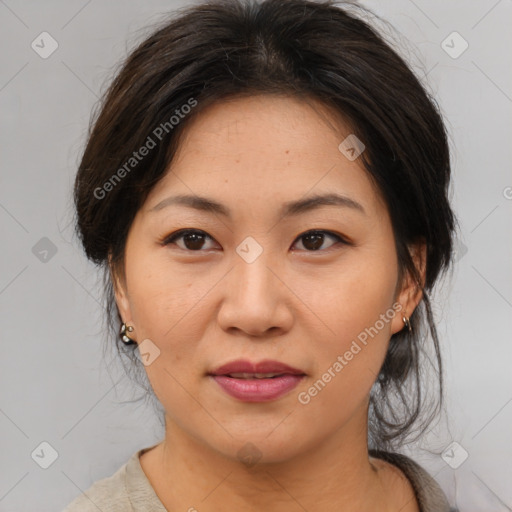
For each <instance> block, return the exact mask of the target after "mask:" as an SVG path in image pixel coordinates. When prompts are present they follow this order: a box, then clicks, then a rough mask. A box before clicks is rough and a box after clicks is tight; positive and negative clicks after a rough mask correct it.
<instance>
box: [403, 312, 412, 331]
mask: <svg viewBox="0 0 512 512" xmlns="http://www.w3.org/2000/svg"><path fill="white" fill-rule="evenodd" d="M402 322H403V323H404V325H405V327H407V329H409V332H412V327H411V322H410V321H409V317H408V316H405V315H403V316H402Z"/></svg>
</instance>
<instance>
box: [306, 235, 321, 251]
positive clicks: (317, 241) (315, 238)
mask: <svg viewBox="0 0 512 512" xmlns="http://www.w3.org/2000/svg"><path fill="white" fill-rule="evenodd" d="M307 240H309V241H310V242H312V244H308V242H307ZM323 243H324V235H323V234H322V233H310V234H308V235H304V247H306V248H307V249H310V250H313V251H317V250H318V249H320V247H322V244H323Z"/></svg>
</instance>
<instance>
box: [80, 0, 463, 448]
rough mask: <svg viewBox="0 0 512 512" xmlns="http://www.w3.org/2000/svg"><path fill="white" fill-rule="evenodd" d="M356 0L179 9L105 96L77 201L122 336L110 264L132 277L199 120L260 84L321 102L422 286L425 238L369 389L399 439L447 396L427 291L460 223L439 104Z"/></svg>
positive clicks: (218, 3)
mask: <svg viewBox="0 0 512 512" xmlns="http://www.w3.org/2000/svg"><path fill="white" fill-rule="evenodd" d="M337 4H340V5H337ZM357 9H361V8H357ZM357 9H356V7H355V6H354V5H353V4H352V3H349V2H345V3H342V2H333V1H326V2H315V1H308V0H265V1H262V2H258V1H249V0H247V1H243V0H214V1H210V2H206V3H203V4H198V5H195V6H192V7H188V8H186V9H182V10H181V11H180V12H178V13H177V14H176V15H175V16H173V17H172V18H171V20H167V21H166V22H165V24H164V25H163V26H162V27H160V28H159V29H158V30H156V31H155V32H154V33H152V34H151V35H150V36H149V37H148V38H147V39H146V40H145V41H143V42H142V43H141V44H140V45H139V46H138V47H137V48H136V49H135V50H134V51H133V52H132V53H131V54H130V55H129V56H128V58H127V59H126V62H125V63H124V65H123V67H122V68H121V70H120V71H119V73H118V74H117V75H116V77H115V79H114V80H113V82H112V84H111V86H110V88H109V89H108V91H107V92H106V94H105V95H104V98H103V100H102V103H101V105H100V108H99V110H98V111H97V115H95V118H94V119H93V122H92V124H91V131H90V134H89V138H88V142H87V146H86V148H85V151H84V154H83V157H82V161H81V163H80V166H79V170H78V174H77V177H76V182H75V189H74V199H75V205H76V215H77V233H78V235H79V237H80V240H81V242H82V244H83V247H84V249H85V253H86V255H87V257H88V258H89V259H91V260H92V261H94V262H95V263H97V264H98V265H100V266H102V267H103V269H104V271H105V274H104V277H105V287H106V295H105V298H106V308H107V312H108V315H107V318H108V321H109V329H110V332H111V334H114V335H116V334H117V331H118V328H119V320H120V319H119V313H118V311H117V306H116V305H115V301H114V297H113V288H112V284H111V279H110V271H112V272H119V273H120V275H122V274H123V267H124V265H123V255H124V248H125V242H126V237H127V234H128V231H129V229H130V226H131V223H132V221H133V219H134V216H135V214H136V212H137V211H138V209H139V208H140V207H141V205H142V204H143V202H144V200H145V198H146V197H147V195H148V193H149V191H150V190H151V189H152V187H154V185H155V184H156V183H157V182H158V180H160V179H161V178H162V177H163V176H164V174H165V172H166V170H167V169H168V167H169V165H170V163H171V161H172V158H173V155H174V154H175V152H176V148H177V147H178V146H179V141H180V135H181V133H182V132H183V129H184V128H185V127H186V126H187V125H188V123H189V121H190V120H191V119H193V118H194V117H195V116H197V115H199V114H200V112H201V111H202V110H203V109H204V108H206V107H207V106H208V105H210V104H212V103H214V102H219V101H221V100H223V99H227V98H229V97H240V96H244V95H249V96H250V95H253V94H285V95H288V96H293V97H296V98H300V99H302V100H303V101H309V99H312V98H313V99H316V100H319V101H320V102H322V103H323V104H324V105H325V106H327V107H328V108H329V109H331V110H332V112H334V113H337V114H339V115H340V116H341V117H342V118H343V119H344V120H345V121H346V122H347V123H348V124H349V125H350V127H351V129H352V131H353V133H355V134H356V136H357V137H358V138H359V139H360V140H362V141H364V144H365V145H366V150H365V152H364V153H363V154H362V155H361V159H362V163H363V164H364V167H365V170H366V171H367V173H368V175H369V176H370V178H371V179H372V181H373V182H374V183H375V184H376V186H377V187H378V189H379V191H380V193H381V195H382V197H383V198H384V200H385V202H386V204H387V207H388V210H389V215H390V218H391V222H392V225H393V230H394V235H395V243H396V251H397V256H398V262H399V270H400V276H401V277H403V276H406V275H409V276H412V277H413V279H414V280H415V282H416V283H418V286H420V287H421V286H422V283H421V281H420V278H419V273H418V272H417V269H416V267H415V265H414V263H413V260H412V258H411V254H410V252H409V247H410V246H411V244H414V243H416V242H418V241H424V242H425V243H426V247H427V261H426V279H425V283H424V286H423V287H422V288H423V299H422V301H421V303H420V305H419V306H418V308H416V310H415V312H414V313H413V314H412V316H411V319H410V321H411V324H412V328H413V332H412V333H409V332H408V331H407V330H406V329H404V330H402V331H400V332H398V333H396V334H394V335H393V336H392V337H391V341H390V346H389V350H388V353H387V356H386V358H385V361H384V364H383V366H382V368H381V371H380V374H379V376H378V379H377V380H376V382H375V384H374V386H373V388H372V392H371V396H370V415H369V445H370V447H373V448H375V449H390V448H396V447H398V446H399V445H400V444H399V443H402V442H405V441H406V439H409V438H410V437H411V436H412V435H413V434H414V433H415V434H416V436H415V437H414V439H416V438H417V437H418V436H419V435H420V434H422V433H423V432H424V431H425V430H426V429H427V427H428V425H429V424H430V423H431V421H432V420H433V419H434V418H435V416H436V415H437V413H438V412H439V410H440V407H441V404H442V398H443V379H442V366H441V356H440V347H439V340H438V336H437V332H436V327H435V324H434V319H433V314H432V309H431V304H430V299H429V293H430V292H431V291H432V290H433V288H434V285H435V283H436V282H437V280H438V278H439V277H440V275H441V274H442V273H443V272H444V271H446V270H447V269H448V268H449V266H450V263H451V259H452V253H453V232H454V229H455V224H456V219H455V216H454V213H453V211H452V209H451V207H450V204H449V201H448V197H447V196H448V187H449V183H450V157H449V146H448V140H447V135H446V131H445V127H444V124H443V120H442V117H441V115H440V113H439V109H438V107H437V104H436V102H435V101H434V100H433V99H432V98H431V96H430V94H429V93H428V92H427V91H426V89H425V88H424V87H423V86H422V85H421V83H420V81H419V80H418V78H417V77H416V76H415V74H414V73H413V72H412V71H411V69H410V68H409V67H408V65H407V64H406V63H405V62H404V60H403V59H402V58H401V57H400V56H399V55H398V54H397V53H396V52H395V51H394V50H393V49H392V48H391V46H390V44H388V43H386V42H385V41H384V39H383V37H381V36H380V35H379V33H378V32H377V31H376V30H375V29H374V28H372V27H371V25H370V24H369V23H368V22H366V21H364V20H363V17H362V16H358V15H357V14H354V11H356V10H357ZM362 12H364V13H367V11H366V10H364V11H362ZM186 105H188V107H187V108H185V107H184V106H186ZM178 118H179V119H178ZM158 129H159V130H158ZM157 134H158V136H157ZM148 138H150V139H152V142H153V143H154V145H153V144H150V142H149V139H148ZM340 142H341V141H340ZM145 145H146V146H150V145H151V146H152V147H151V148H150V150H149V152H147V154H146V155H145V156H144V158H140V159H138V158H137V159H135V160H130V159H131V158H135V157H134V156H133V155H134V151H138V150H139V148H141V147H143V146H145ZM132 164H133V165H132ZM123 169H124V171H123ZM109 255H110V256H111V262H110V263H111V265H109ZM428 333H430V335H431V339H432V346H431V347H430V348H433V352H432V353H433V356H434V357H433V360H432V359H431V358H429V357H428V346H427V343H426V340H427V337H428V336H427V335H428ZM116 339H117V337H116ZM117 343H118V345H117V347H118V350H119V351H120V352H121V355H122V357H121V359H123V358H124V357H128V358H130V359H129V361H130V364H129V365H128V366H129V367H130V366H132V367H137V368H138V369H139V370H141V369H142V371H140V372H139V373H138V374H139V375H142V374H143V375H144V376H145V372H144V371H143V367H142V364H141V363H140V362H139V361H138V359H137V358H136V357H134V355H133V350H127V349H126V347H124V346H123V345H122V343H121V342H120V341H119V340H118V341H117ZM132 363H133V364H132ZM425 363H428V364H430V366H432V369H433V371H434V373H435V375H436V376H437V377H436V381H437V383H436V386H435V388H436V389H437V390H438V391H436V392H435V393H434V395H433V396H431V400H427V396H426V395H428V394H429V393H426V394H425V383H423V384H422V380H424V379H423V378H424V377H425V376H427V375H431V373H428V372H426V371H425V370H426V369H425ZM123 364H124V363H123ZM125 368H126V366H125ZM431 385H432V382H431V381H430V382H427V391H430V390H431V389H432V388H431ZM430 394H431V395H432V393H430Z"/></svg>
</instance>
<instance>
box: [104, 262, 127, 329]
mask: <svg viewBox="0 0 512 512" xmlns="http://www.w3.org/2000/svg"><path fill="white" fill-rule="evenodd" d="M108 266H109V271H110V279H111V281H112V286H113V288H114V296H115V299H116V304H117V309H118V310H119V314H120V315H121V320H122V321H123V322H125V323H127V324H131V323H132V313H131V308H130V301H129V300H128V294H127V289H126V278H125V276H124V273H123V272H122V271H121V270H120V269H119V268H117V267H116V266H115V265H114V264H113V263H112V258H111V255H110V254H109V256H108Z"/></svg>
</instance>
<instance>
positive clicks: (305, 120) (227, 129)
mask: <svg viewBox="0 0 512 512" xmlns="http://www.w3.org/2000/svg"><path fill="white" fill-rule="evenodd" d="M351 133H352V132H351V129H350V127H349V126H348V124H347V123H345V122H344V121H343V119H342V118H341V117H340V116H339V114H336V113H333V112H332V110H329V109H328V108H327V107H326V106H325V105H323V104H322V103H320V102H318V101H316V100H313V99H308V100H301V99H297V98H292V97H288V96H276V95H274V96H268V95H262V96H251V97H245V98H235V99H230V100H225V101H221V102H218V103H215V104H213V105H210V106H208V107H206V108H205V109H204V110H203V111H202V112H200V113H199V114H198V115H197V117H195V118H194V119H192V120H191V122H190V123H189V124H188V125H187V126H186V128H185V130H184V132H183V134H182V137H181V141H180V144H179V147H178V149H177V152H176V154H175V156H174V158H173V161H172V163H171V165H170V168H169V170H168V172H167V174H166V176H164V178H163V179H162V180H161V181H160V182H159V183H158V184H157V186H156V187H155V188H154V189H153V190H152V192H151V194H150V196H149V197H148V201H147V208H148V209H149V208H152V207H154V206H155V204H156V203H157V202H158V201H161V200H162V199H164V198H165V196H166V194H168V193H169V192H171V191H172V192H175V193H180V194H191V193H192V194H193V193H196V194H198V195H208V196H210V197H211V196H212V195H215V196H216V197H217V198H218V199H222V198H223V199H225V201H222V202H229V203H233V202H239V203H242V204H245V206H246V208H248V207H249V205H250V204H252V203H253V202H262V203H263V204H264V205H267V206H270V204H271V202H272V201H273V200H274V199H275V200H278V201H280V202H281V203H282V202H286V201H290V200H293V199H297V198H299V197H302V196H305V195H308V194H319V193H327V192H337V193H340V194H343V195H346V196H351V197H353V198H354V200H357V201H358V202H359V203H362V204H363V205H364V206H365V209H366V210H367V211H368V212H369V213H371V212H372V211H373V213H374V214H375V213H378V210H379V209H381V208H382V207H383V203H382V201H381V199H380V197H379V196H380V194H379V193H378V191H377V190H376V188H375V186H374V184H373V183H372V181H371V179H370V178H369V176H368V174H367V172H366V170H365V169H364V167H363V165H362V162H361V160H360V159H359V158H356V159H355V160H350V159H349V158H347V156H346V154H345V153H343V152H342V151H340V149H339V146H340V143H342V142H343V141H344V140H345V139H346V138H347V137H348V136H350V135H351ZM206 191H208V192H209V193H208V194H205V192H206ZM356 198H357V199H356Z"/></svg>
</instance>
